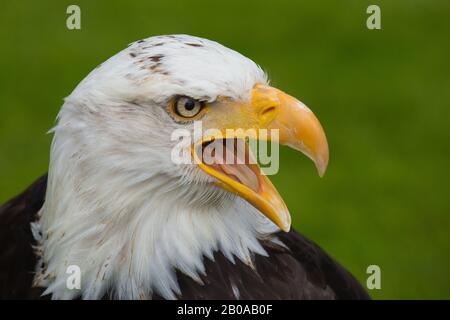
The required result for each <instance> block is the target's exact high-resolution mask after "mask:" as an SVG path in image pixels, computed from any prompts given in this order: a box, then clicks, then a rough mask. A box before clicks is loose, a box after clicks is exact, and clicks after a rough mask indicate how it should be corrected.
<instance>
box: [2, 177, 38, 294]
mask: <svg viewBox="0 0 450 320" xmlns="http://www.w3.org/2000/svg"><path fill="white" fill-rule="evenodd" d="M46 188H47V175H44V176H42V177H40V178H39V179H38V180H36V181H35V182H34V183H33V184H32V185H31V186H29V187H28V188H27V189H26V190H25V191H24V192H22V193H21V194H20V195H18V196H16V197H14V198H13V199H11V200H9V201H8V202H6V203H5V204H3V205H2V206H1V207H0V299H37V298H39V297H40V291H41V290H40V289H37V288H32V281H33V276H34V269H35V266H36V261H37V259H36V256H35V253H34V250H33V245H34V244H35V240H34V238H33V235H32V232H31V226H30V224H31V222H33V221H35V220H36V215H37V213H38V211H39V210H40V209H41V207H42V205H43V203H44V199H45V191H46Z"/></svg>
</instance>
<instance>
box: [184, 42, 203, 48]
mask: <svg viewBox="0 0 450 320" xmlns="http://www.w3.org/2000/svg"><path fill="white" fill-rule="evenodd" d="M186 45H188V46H191V47H203V45H202V44H200V43H186Z"/></svg>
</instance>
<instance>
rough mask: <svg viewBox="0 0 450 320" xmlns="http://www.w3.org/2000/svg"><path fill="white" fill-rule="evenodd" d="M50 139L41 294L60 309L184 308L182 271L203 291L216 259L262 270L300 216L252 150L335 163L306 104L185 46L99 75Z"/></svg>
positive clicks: (226, 56)
mask: <svg viewBox="0 0 450 320" xmlns="http://www.w3.org/2000/svg"><path fill="white" fill-rule="evenodd" d="M199 127H201V129H199ZM52 131H53V133H54V139H53V143H52V148H51V161H50V167H49V180H48V187H47V194H46V200H45V204H44V206H43V208H42V209H41V211H40V219H39V223H38V224H36V225H35V226H34V228H39V229H40V232H41V234H42V237H39V238H38V239H37V240H38V242H39V250H40V252H41V260H42V262H44V264H43V265H45V267H38V270H37V274H36V277H35V284H36V285H38V286H43V287H46V288H47V289H46V292H45V293H46V294H52V297H54V298H73V297H74V296H80V295H81V296H83V297H84V298H98V297H102V295H104V294H105V293H109V294H111V295H115V296H116V297H118V298H121V297H122V298H123V297H125V298H145V297H148V295H149V293H150V294H151V293H152V292H153V293H157V294H159V295H161V296H163V297H165V298H175V297H176V296H177V294H179V287H178V284H177V279H176V275H175V271H176V270H178V271H180V272H182V273H184V274H186V275H188V276H190V277H191V278H193V279H194V280H196V281H199V282H201V277H200V275H201V274H202V273H204V267H203V259H205V258H209V259H213V258H214V252H216V251H221V252H222V253H223V254H224V255H225V256H226V257H227V258H228V259H229V260H231V261H234V259H235V258H237V259H239V260H241V261H243V262H244V263H246V264H249V265H251V263H252V255H254V254H261V255H265V254H266V253H265V251H264V249H263V248H262V247H261V245H260V243H259V240H260V239H261V238H271V237H272V238H273V239H274V241H276V237H275V236H272V235H273V234H274V233H275V232H277V231H279V229H281V230H283V231H288V230H289V228H290V222H291V219H290V215H289V212H288V210H287V207H286V205H285V203H284V202H283V200H282V198H281V196H280V195H279V194H278V192H277V191H276V189H275V187H274V186H273V185H272V184H271V182H270V180H269V179H268V178H267V176H265V175H264V174H263V173H262V172H261V170H260V168H259V166H258V164H257V163H256V161H250V160H251V159H253V158H252V154H251V152H250V147H249V145H250V144H251V143H250V142H251V141H264V140H267V141H272V140H276V141H275V142H278V143H280V144H285V145H288V146H290V147H292V148H294V149H297V150H300V151H301V152H303V153H304V154H305V155H307V156H308V157H309V158H311V159H312V160H313V161H314V163H315V165H316V167H317V169H318V171H319V174H320V175H322V174H323V173H324V171H325V169H326V167H327V164H328V145H327V140H326V137H325V134H324V132H323V130H322V127H321V125H320V123H319V121H318V120H317V119H316V117H315V116H314V114H313V113H312V112H311V111H310V110H309V109H308V108H307V107H306V106H305V105H304V104H302V103H301V102H300V101H298V100H297V99H295V98H293V97H291V96H289V95H288V94H286V93H284V92H282V91H281V90H278V89H276V88H273V87H271V86H269V84H268V79H267V76H266V74H265V73H264V72H263V71H262V70H261V68H260V67H259V66H258V65H256V64H255V63H254V62H253V61H252V60H250V59H248V58H246V57H244V56H242V55H241V54H239V53H237V52H235V51H233V50H231V49H228V48H226V47H224V46H222V45H220V44H219V43H216V42H213V41H210V40H206V39H201V38H197V37H193V36H187V35H173V36H172V35H169V36H158V37H152V38H148V39H145V40H141V41H137V42H135V43H132V44H131V45H130V46H129V47H128V48H126V49H125V50H123V51H121V52H119V53H118V54H116V55H115V56H113V57H111V58H110V59H108V60H107V61H106V62H104V63H102V64H101V65H99V66H98V67H97V68H96V69H94V70H93V71H92V72H91V73H90V74H89V75H88V76H87V77H86V78H85V79H84V80H83V81H82V82H81V83H80V84H79V85H78V86H77V88H76V89H75V90H74V91H73V92H72V93H71V94H70V96H68V97H67V98H66V99H65V102H64V105H63V106H62V108H61V111H60V112H59V114H58V123H57V125H56V127H55V128H54V129H53V130H52ZM272 132H274V133H276V134H274V135H272ZM263 133H267V134H263ZM239 150H241V151H242V153H241V154H240V153H239V152H238V151H239ZM205 155H208V159H209V160H210V161H206V160H205ZM224 159H235V160H236V159H238V160H242V162H237V163H236V162H234V163H228V162H227V161H221V160H224ZM186 160H187V161H186ZM39 265H41V264H39ZM68 265H77V266H79V267H80V269H81V271H82V275H83V276H82V289H80V290H78V291H71V290H68V289H67V288H66V286H65V279H66V277H67V274H66V269H67V266H68Z"/></svg>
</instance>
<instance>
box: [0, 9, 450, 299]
mask: <svg viewBox="0 0 450 320" xmlns="http://www.w3.org/2000/svg"><path fill="white" fill-rule="evenodd" d="M69 4H78V5H79V6H80V7H81V15H82V17H81V19H82V21H81V25H82V29H81V30H75V31H70V30H68V29H67V28H66V24H65V23H66V18H67V15H66V8H67V6H68V5H69ZM370 4H378V5H379V6H380V7H381V21H382V30H368V29H367V28H366V19H367V17H368V15H367V14H366V8H367V6H368V5H370ZM449 17H450V1H445V0H442V1H438V0H435V1H431V0H422V1H407V0H404V1H354V0H353V1H352V0H344V1H343V0H341V1H337V0H336V1H320V2H319V1H309V2H306V1H305V2H294V1H280V0H278V1H274V2H265V1H246V2H244V1H222V2H215V3H214V2H213V1H189V2H186V3H180V1H173V2H171V1H131V0H129V1H121V2H118V1H54V2H52V1H39V2H38V1H12V0H9V1H3V2H2V4H1V6H0V40H1V42H0V43H1V51H0V70H1V75H0V152H1V153H0V168H1V169H0V203H3V202H4V201H6V200H7V199H9V198H10V197H12V196H14V195H15V194H17V193H18V192H20V191H21V190H23V189H24V188H25V187H26V186H27V185H28V184H30V183H31V182H32V181H33V180H34V179H35V178H37V177H38V176H39V175H41V174H42V173H44V172H46V170H47V165H48V159H49V146H50V142H51V135H47V134H45V133H46V131H47V130H49V129H50V128H51V127H52V126H53V125H54V119H55V116H56V114H57V112H58V110H59V108H60V106H61V104H62V99H63V97H65V96H67V95H68V94H69V93H70V92H71V90H72V89H73V88H74V87H75V86H76V85H77V83H78V82H79V81H80V80H81V79H83V77H85V76H86V74H87V73H88V72H89V71H90V70H91V69H93V68H94V67H95V66H97V65H98V64H99V63H100V62H102V61H104V60H106V59H107V58H108V57H110V56H111V55H113V54H115V53H116V52H118V51H119V50H121V49H122V48H124V47H126V46H127V44H128V43H130V42H132V41H134V40H137V39H141V38H145V37H148V36H152V35H159V34H171V33H187V34H192V35H197V36H201V37H206V38H210V39H213V40H216V41H218V42H220V43H222V44H224V45H226V46H228V47H231V48H233V49H235V50H237V51H239V52H241V53H243V54H244V55H247V56H248V57H250V58H252V59H253V60H254V61H256V62H257V63H258V64H260V65H261V66H263V68H264V69H265V70H267V72H268V73H269V76H270V77H271V79H272V84H273V85H275V86H277V87H279V88H282V89H283V90H284V91H287V92H289V93H290V94H292V95H294V96H296V97H298V98H300V99H301V100H302V101H304V102H305V103H306V104H307V105H309V106H310V107H311V108H312V109H313V110H314V112H315V113H316V115H317V116H318V118H319V119H320V120H321V122H322V125H323V126H324V128H325V131H326V133H327V136H328V139H329V144H330V153H331V157H330V166H329V168H328V172H327V174H326V175H325V177H324V178H323V179H320V178H318V176H317V174H316V172H315V170H314V168H313V167H312V164H311V163H310V161H308V160H307V159H306V157H304V156H302V155H300V154H298V153H296V152H293V151H291V150H288V149H284V148H283V149H282V154H281V170H280V172H279V174H278V175H276V176H273V177H272V180H273V181H274V183H275V185H276V186H277V187H278V188H279V191H280V193H281V194H282V195H283V197H284V199H285V200H286V202H287V205H288V207H289V208H290V211H291V212H292V214H293V220H294V226H295V227H296V228H297V229H299V230H301V231H302V232H303V233H304V234H306V235H307V236H308V237H310V238H311V239H313V240H314V241H316V242H317V243H318V244H320V245H321V246H322V247H323V248H324V249H325V250H326V251H328V252H329V253H330V254H332V255H333V256H334V257H335V258H336V259H337V260H338V261H340V262H341V263H342V264H343V265H344V266H346V267H347V268H348V269H349V270H350V271H351V272H352V273H354V274H355V275H356V276H357V277H358V279H359V280H360V281H361V282H362V283H364V284H365V282H366V278H367V274H366V268H367V266H368V265H371V264H376V265H379V266H380V267H381V273H382V278H381V281H382V282H381V285H382V288H381V290H372V291H371V292H370V294H371V295H372V296H373V297H374V298H383V299H391V298H400V299H407V298H413V299H418V298H427V299H429V298H441V299H442V298H447V299H448V298H450V277H449V274H448V273H449V272H450V234H449V232H450V200H449V197H450V193H449V190H450V188H449V186H448V184H449V170H448V168H447V166H448V164H449V160H450V121H449V120H450V119H449V109H450V103H449V102H450V72H449V71H450V62H449V57H450V41H449V39H450V18H449Z"/></svg>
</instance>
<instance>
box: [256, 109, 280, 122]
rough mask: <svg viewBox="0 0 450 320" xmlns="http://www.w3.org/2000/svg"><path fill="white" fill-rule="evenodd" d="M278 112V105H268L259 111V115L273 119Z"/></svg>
mask: <svg viewBox="0 0 450 320" xmlns="http://www.w3.org/2000/svg"><path fill="white" fill-rule="evenodd" d="M276 113H277V106H268V107H265V108H263V109H262V110H261V112H260V113H259V116H260V117H261V118H263V119H266V120H269V121H270V120H272V118H273V117H275V115H276Z"/></svg>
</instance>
